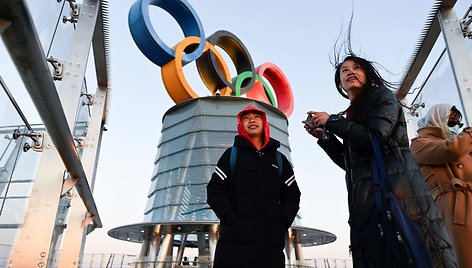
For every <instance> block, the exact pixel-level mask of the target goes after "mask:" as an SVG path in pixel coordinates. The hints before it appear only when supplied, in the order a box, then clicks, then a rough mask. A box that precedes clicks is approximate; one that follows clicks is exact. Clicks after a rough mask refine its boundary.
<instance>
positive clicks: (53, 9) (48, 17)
mask: <svg viewBox="0 0 472 268" xmlns="http://www.w3.org/2000/svg"><path fill="white" fill-rule="evenodd" d="M25 2H26V6H27V7H28V9H29V12H30V15H31V18H32V19H33V22H34V26H35V27H36V31H37V33H38V37H39V40H40V41H41V46H42V47H43V51H44V54H45V55H47V54H48V51H49V48H50V46H51V42H52V38H53V35H54V32H55V30H56V26H57V24H58V22H59V21H60V22H61V23H62V17H63V15H62V14H61V13H62V10H63V7H64V4H65V3H67V1H61V2H58V1H57V0H41V1H38V0H26V1H25ZM67 12H68V13H70V9H68V11H67ZM68 13H66V14H68Z"/></svg>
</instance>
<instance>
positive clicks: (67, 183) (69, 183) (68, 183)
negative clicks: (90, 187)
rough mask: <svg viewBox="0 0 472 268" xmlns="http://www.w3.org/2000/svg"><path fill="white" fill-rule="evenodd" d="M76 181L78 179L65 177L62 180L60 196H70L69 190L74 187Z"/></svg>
mask: <svg viewBox="0 0 472 268" xmlns="http://www.w3.org/2000/svg"><path fill="white" fill-rule="evenodd" d="M78 181H79V179H75V178H71V179H65V180H64V181H63V182H62V190H61V196H67V197H69V198H70V197H71V196H72V195H71V193H70V190H71V189H72V187H74V186H75V185H76V184H77V182H78Z"/></svg>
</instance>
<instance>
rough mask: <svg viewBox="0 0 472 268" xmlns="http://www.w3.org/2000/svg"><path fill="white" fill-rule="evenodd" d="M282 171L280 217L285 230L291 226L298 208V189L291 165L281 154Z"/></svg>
mask: <svg viewBox="0 0 472 268" xmlns="http://www.w3.org/2000/svg"><path fill="white" fill-rule="evenodd" d="M282 159H283V160H282V161H283V170H282V176H281V180H282V182H281V183H282V193H281V200H280V205H281V214H282V215H281V217H282V221H283V224H284V226H285V227H286V228H289V227H290V225H292V222H293V221H294V220H295V217H296V216H297V212H298V209H299V208H300V207H299V206H300V195H301V193H300V189H299V188H298V184H297V181H296V180H295V174H294V172H293V168H292V164H290V162H289V161H288V160H287V158H286V157H285V155H283V154H282Z"/></svg>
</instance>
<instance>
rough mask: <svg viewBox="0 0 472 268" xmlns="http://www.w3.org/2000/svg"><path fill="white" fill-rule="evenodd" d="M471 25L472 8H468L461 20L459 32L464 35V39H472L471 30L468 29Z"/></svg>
mask: <svg viewBox="0 0 472 268" xmlns="http://www.w3.org/2000/svg"><path fill="white" fill-rule="evenodd" d="M471 23H472V6H470V7H469V9H468V10H467V14H465V16H464V18H463V19H462V20H461V23H460V24H461V30H462V32H463V33H464V37H467V38H469V39H472V29H471V28H470V24H471Z"/></svg>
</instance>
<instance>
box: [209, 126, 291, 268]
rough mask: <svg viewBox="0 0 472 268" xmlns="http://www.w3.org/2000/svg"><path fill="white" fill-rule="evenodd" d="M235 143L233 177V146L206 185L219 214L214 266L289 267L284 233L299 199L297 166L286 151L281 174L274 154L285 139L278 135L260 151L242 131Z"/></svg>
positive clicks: (221, 159) (210, 200) (215, 210)
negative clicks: (294, 170)
mask: <svg viewBox="0 0 472 268" xmlns="http://www.w3.org/2000/svg"><path fill="white" fill-rule="evenodd" d="M234 146H237V147H238V157H237V161H236V165H235V172H234V178H233V177H231V172H230V155H231V148H229V149H227V150H226V151H225V152H224V153H223V155H222V156H221V158H220V159H219V161H218V164H217V167H216V168H215V172H214V173H213V175H212V177H211V180H210V182H209V183H208V186H207V202H208V204H209V205H210V207H211V208H212V209H213V211H214V212H215V214H216V215H217V216H218V218H219V219H220V233H219V239H218V244H217V247H216V253H215V260H214V267H215V268H218V267H238V268H245V267H248V268H249V267H271V268H277V267H281V268H282V267H285V256H284V253H283V249H284V246H285V234H286V232H287V229H288V228H289V227H290V225H291V224H292V222H293V220H294V219H295V216H296V214H297V211H298V209H299V202H300V191H299V189H298V186H297V182H296V181H295V177H294V173H293V169H292V166H291V164H290V162H289V161H288V160H287V158H286V157H285V156H283V155H282V159H283V170H282V175H281V176H279V173H278V168H280V167H278V163H277V159H276V156H275V154H276V151H277V148H278V147H279V146H280V143H279V142H278V141H277V140H275V139H272V138H270V140H269V142H268V143H267V145H266V146H265V147H264V148H263V149H262V150H261V151H257V150H256V149H255V148H254V147H253V145H252V144H251V143H250V142H249V141H248V140H247V139H245V138H243V137H241V136H239V135H238V136H236V137H235V141H234Z"/></svg>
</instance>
